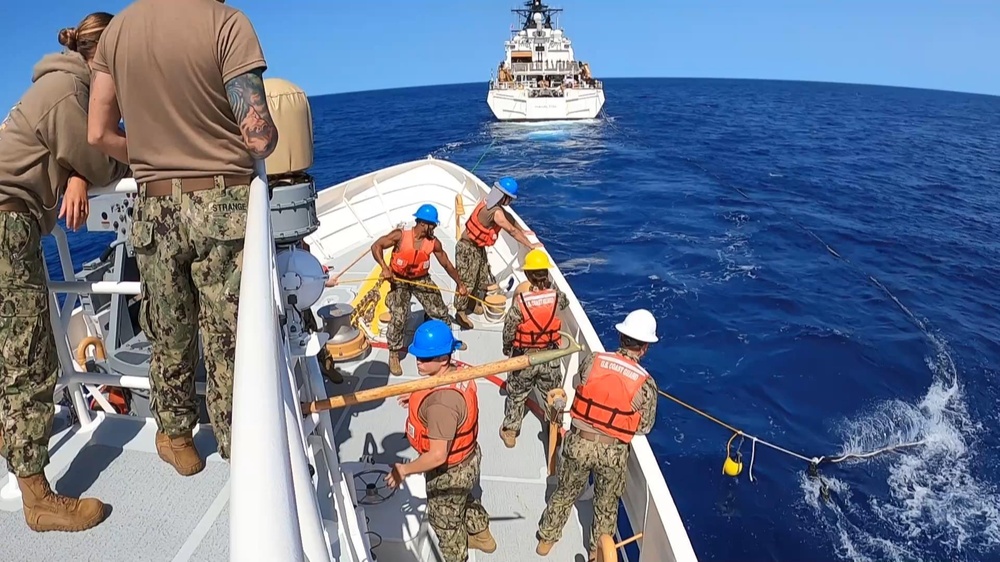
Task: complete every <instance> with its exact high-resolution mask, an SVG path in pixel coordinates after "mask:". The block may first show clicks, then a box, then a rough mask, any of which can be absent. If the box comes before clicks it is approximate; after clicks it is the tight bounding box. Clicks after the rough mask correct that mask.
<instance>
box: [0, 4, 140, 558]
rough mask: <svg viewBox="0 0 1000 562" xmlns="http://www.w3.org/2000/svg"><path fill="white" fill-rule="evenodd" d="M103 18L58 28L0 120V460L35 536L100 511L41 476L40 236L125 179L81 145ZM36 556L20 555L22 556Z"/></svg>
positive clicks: (53, 369)
mask: <svg viewBox="0 0 1000 562" xmlns="http://www.w3.org/2000/svg"><path fill="white" fill-rule="evenodd" d="M111 19H112V16H111V14H108V13H105V12H97V13H94V14H90V15H88V16H87V17H85V18H83V21H81V22H80V24H79V25H78V26H77V27H76V28H69V29H64V30H62V32H60V34H59V42H60V43H61V44H62V45H63V46H65V47H66V50H65V51H64V52H62V53H53V54H49V55H46V56H45V57H43V58H42V60H40V61H39V62H38V64H37V65H36V66H35V68H34V76H33V79H32V84H31V86H30V87H29V88H28V89H27V90H26V91H25V93H24V94H23V95H22V96H21V99H20V100H18V103H17V105H16V106H14V108H13V109H11V111H10V113H8V114H7V115H6V116H4V115H3V114H0V118H2V119H0V455H2V456H3V458H4V459H6V461H7V469H8V470H9V471H10V473H11V477H12V478H15V477H16V478H17V483H18V487H19V489H20V491H21V502H22V504H23V507H24V519H25V522H26V523H27V525H28V527H29V528H30V529H32V530H33V531H38V532H42V531H67V532H69V531H83V530H85V529H89V528H91V527H93V526H95V525H97V524H99V523H100V522H101V521H103V520H104V517H105V515H106V510H105V506H104V504H103V503H102V502H101V501H100V500H98V499H96V498H84V499H77V498H73V497H69V496H65V495H61V494H56V493H55V492H53V490H52V488H51V486H50V484H49V481H48V479H47V478H46V476H45V467H46V466H47V465H48V464H49V438H50V437H51V436H52V423H53V417H54V415H55V407H54V405H53V394H54V392H55V387H56V381H57V379H58V371H59V359H58V356H57V352H56V340H55V337H54V333H53V329H52V323H51V322H50V316H49V315H50V306H51V305H52V304H51V303H52V299H51V297H50V295H49V291H48V288H47V286H46V275H45V261H44V256H43V253H42V246H41V238H42V236H45V235H47V234H49V233H50V232H51V231H52V230H53V228H55V226H56V222H57V218H59V217H63V218H65V220H66V226H67V227H68V228H69V229H71V230H76V229H78V228H79V227H81V226H84V225H85V224H86V222H87V216H88V215H89V212H90V206H89V202H88V198H87V189H88V187H89V185H93V184H97V185H107V184H109V183H111V182H113V181H115V180H118V179H120V178H121V177H123V176H125V175H126V174H127V173H128V166H127V165H125V164H123V163H121V162H119V161H117V160H114V159H112V158H109V157H108V156H106V155H104V154H102V153H101V152H100V151H98V150H96V149H95V148H93V147H91V146H89V145H88V144H87V106H88V102H89V98H90V93H89V90H90V83H91V70H90V67H89V65H88V63H89V62H90V61H91V60H93V57H94V51H95V50H96V48H97V43H98V41H99V39H100V37H101V34H102V33H103V32H104V29H105V28H106V26H107V25H108V23H109V22H110V21H111ZM60 196H62V204H61V205H60V204H59V197H60ZM59 345H63V346H65V345H66V343H65V340H64V341H62V342H59ZM80 468H82V467H79V466H77V467H76V469H80ZM71 470H72V469H71ZM8 532H11V531H8ZM9 539H10V537H8V536H4V537H3V538H0V541H6V540H9ZM15 542H16V541H15ZM42 544H44V543H42ZM33 555H34V556H33ZM38 556H39V553H38V552H29V551H28V550H25V551H24V553H23V557H24V558H22V559H31V558H36V557H38Z"/></svg>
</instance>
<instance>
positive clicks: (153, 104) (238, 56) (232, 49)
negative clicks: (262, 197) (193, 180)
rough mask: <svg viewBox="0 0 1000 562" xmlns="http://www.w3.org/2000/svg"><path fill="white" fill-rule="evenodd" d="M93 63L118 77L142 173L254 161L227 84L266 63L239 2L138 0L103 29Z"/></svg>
mask: <svg viewBox="0 0 1000 562" xmlns="http://www.w3.org/2000/svg"><path fill="white" fill-rule="evenodd" d="M94 67H95V68H96V69H97V70H98V71H101V72H106V73H108V74H110V75H111V77H112V79H114V83H115V92H116V93H117V96H118V106H119V107H120V108H121V111H122V117H123V119H124V121H125V134H126V136H127V137H128V153H129V160H130V164H131V166H132V171H133V173H134V175H135V178H136V181H138V182H140V183H141V182H146V181H152V180H159V179H170V178H190V177H198V176H210V175H216V174H226V175H249V174H250V173H251V172H252V171H253V159H252V157H251V156H250V153H249V152H247V149H246V146H245V145H244V144H243V136H242V134H241V133H240V128H239V126H238V124H237V123H236V119H235V117H234V116H233V111H232V108H231V107H230V105H229V99H228V97H227V96H226V88H225V84H226V82H228V81H229V80H231V79H232V78H235V77H237V76H239V75H241V74H245V73H247V72H249V71H251V70H254V69H257V68H259V69H266V68H267V65H266V63H265V62H264V54H263V52H262V51H261V47H260V42H259V41H258V40H257V34H256V32H255V31H254V28H253V25H251V24H250V20H249V19H247V17H246V16H245V15H244V14H243V13H242V12H240V11H239V10H237V9H235V8H233V7H230V6H227V5H225V4H221V3H219V2H217V1H216V0H138V1H137V2H134V3H133V4H131V5H129V6H128V7H127V8H125V9H124V10H122V11H121V12H120V13H119V14H118V15H117V16H115V18H114V19H113V20H112V21H111V24H110V25H108V27H107V29H106V30H105V31H104V35H103V36H102V37H101V43H100V45H99V46H98V49H97V55H96V56H95V58H94Z"/></svg>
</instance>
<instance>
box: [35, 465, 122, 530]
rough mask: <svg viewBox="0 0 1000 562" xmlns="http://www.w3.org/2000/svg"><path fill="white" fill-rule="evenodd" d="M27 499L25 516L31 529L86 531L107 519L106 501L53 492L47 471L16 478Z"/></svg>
mask: <svg viewBox="0 0 1000 562" xmlns="http://www.w3.org/2000/svg"><path fill="white" fill-rule="evenodd" d="M17 483H18V485H20V487H21V501H22V502H23V503H24V520H25V522H26V523H27V524H28V527H29V528H30V529H31V530H32V531H36V532H39V533H44V532H45V531H66V532H76V531H84V530H86V529H89V528H91V527H94V526H96V525H97V524H98V523H100V522H101V521H103V520H104V504H103V503H102V502H101V501H100V500H97V499H94V498H85V499H82V500H81V499H77V498H70V497H66V496H60V495H58V494H55V493H53V492H52V488H50V487H49V481H48V480H46V479H45V475H44V474H35V475H34V476H28V477H27V478H20V477H18V479H17Z"/></svg>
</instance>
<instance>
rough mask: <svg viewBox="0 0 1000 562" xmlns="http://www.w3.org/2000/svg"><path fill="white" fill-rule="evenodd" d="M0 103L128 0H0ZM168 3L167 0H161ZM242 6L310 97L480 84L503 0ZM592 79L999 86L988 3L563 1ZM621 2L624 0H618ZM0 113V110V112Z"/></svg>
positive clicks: (275, 59)
mask: <svg viewBox="0 0 1000 562" xmlns="http://www.w3.org/2000/svg"><path fill="white" fill-rule="evenodd" d="M0 1H2V2H3V3H4V4H5V5H4V6H3V8H2V9H0V12H2V17H3V20H4V23H5V24H6V26H5V30H4V33H2V34H0V52H3V53H4V57H3V58H4V64H3V65H2V68H0V107H3V108H6V107H10V106H11V105H13V104H14V103H15V102H16V100H17V98H18V97H19V96H20V94H21V92H22V91H23V90H24V88H25V87H26V86H27V85H28V81H29V80H30V78H31V68H32V66H33V65H34V64H35V62H37V60H38V59H39V58H40V57H41V56H42V55H44V54H45V53H48V52H54V51H58V50H59V48H60V47H59V44H58V43H57V41H56V34H57V32H58V30H59V29H60V28H61V27H66V26H72V25H76V23H77V22H78V21H79V20H80V19H81V18H82V17H83V16H84V15H86V14H87V13H88V12H90V11H98V10H103V11H109V12H112V13H116V12H117V11H119V10H121V9H122V8H123V7H124V6H126V5H128V4H129V3H130V2H129V1H126V0H94V1H92V0H54V1H38V0H35V1H26V2H21V1H18V0H0ZM161 1H164V2H169V1H171V0H161ZM229 4H231V5H233V6H235V7H238V8H239V9H241V10H243V11H244V12H246V13H247V15H248V16H250V18H251V21H253V23H254V26H255V27H256V29H257V32H258V34H259V35H260V38H261V42H262V44H263V45H264V52H265V56H266V58H267V59H268V63H269V66H270V69H269V71H268V75H269V76H280V77H283V78H287V79H289V80H291V81H293V82H295V83H297V84H298V85H299V86H301V87H302V88H303V89H305V90H306V92H307V93H309V94H311V95H318V94H325V93H335V92H349V91H358V90H370V89H381V88H391V87H403V86H417V85H430V84H446V83H461V82H475V81H485V80H487V79H488V77H489V73H490V70H491V69H493V68H495V67H496V64H497V62H498V61H499V60H500V57H501V55H502V49H503V41H504V40H505V39H506V38H507V36H508V29H509V26H510V25H511V23H512V22H513V19H512V18H513V15H512V14H511V13H510V11H509V10H510V8H511V7H513V6H514V5H515V2H514V1H512V0H361V1H358V0H351V1H347V0H283V1H281V0H269V1H265V0H229ZM550 4H551V5H553V6H557V7H562V8H564V9H566V12H564V13H563V14H562V17H561V23H562V25H563V26H564V27H565V28H566V31H567V35H568V36H569V37H570V39H572V40H573V41H574V47H575V48H576V50H577V53H578V56H579V57H580V58H582V59H584V60H588V61H590V63H591V67H592V69H593V71H594V73H595V75H597V76H598V77H605V78H606V77H637V76H666V77H720V78H773V79H789V80H818V81H830V82H856V83H865V84H885V85H897V86H913V87H924V88H935V89H945V90H957V91H964V92H977V93H988V94H994V95H1000V71H998V70H997V66H996V56H997V53H1000V31H998V30H1000V0H938V1H931V0H836V1H834V0H702V1H696V0H632V1H631V2H628V3H626V2H623V1H622V0H615V1H612V0H603V1H599V0H561V1H555V0H552V1H551V2H550ZM624 6H627V7H624ZM0 113H3V111H0Z"/></svg>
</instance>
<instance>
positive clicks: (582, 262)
mask: <svg viewBox="0 0 1000 562" xmlns="http://www.w3.org/2000/svg"><path fill="white" fill-rule="evenodd" d="M606 263H608V260H607V258H599V257H597V256H591V257H588V258H572V259H569V260H566V261H564V262H562V263H560V264H558V265H559V271H560V272H561V273H562V274H563V277H572V276H574V275H580V274H581V273H590V268H591V267H593V266H595V265H604V264H606Z"/></svg>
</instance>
